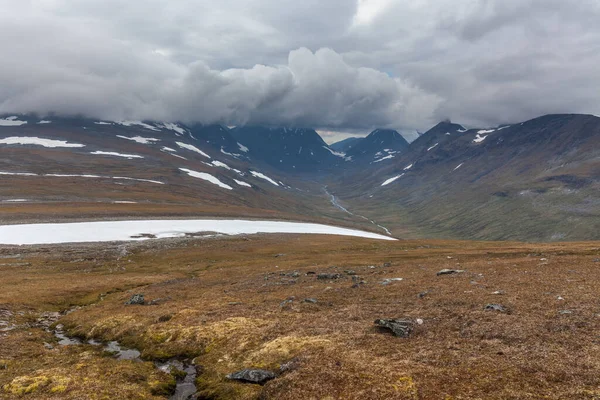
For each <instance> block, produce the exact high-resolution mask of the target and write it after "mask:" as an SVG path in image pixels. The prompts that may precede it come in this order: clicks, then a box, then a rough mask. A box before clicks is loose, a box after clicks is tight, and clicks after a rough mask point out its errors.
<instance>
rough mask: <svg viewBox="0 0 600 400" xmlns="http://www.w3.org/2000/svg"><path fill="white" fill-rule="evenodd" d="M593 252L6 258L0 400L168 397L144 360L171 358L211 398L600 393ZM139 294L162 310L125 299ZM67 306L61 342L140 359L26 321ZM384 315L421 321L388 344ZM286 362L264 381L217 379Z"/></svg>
mask: <svg viewBox="0 0 600 400" xmlns="http://www.w3.org/2000/svg"><path fill="white" fill-rule="evenodd" d="M599 248H600V245H599V244H598V243H591V242H590V243H562V244H547V245H545V244H523V243H504V242H503V243H491V242H487V243H486V242H456V241H397V242H382V241H371V240H363V239H355V238H343V237H335V236H311V235H305V236H296V235H270V236H266V235H265V236H263V235H258V236H248V237H228V238H211V239H188V240H161V241H149V242H144V243H135V244H131V243H130V244H94V245H62V246H34V247H23V248H18V247H11V248H3V249H1V250H0V257H2V258H1V259H0V288H1V290H0V310H1V312H0V320H5V321H6V322H7V323H9V324H11V325H15V326H16V328H15V329H13V330H10V331H7V332H0V398H5V399H13V398H15V399H20V398H25V399H152V398H156V399H158V398H166V397H167V393H168V389H169V388H170V387H171V386H172V385H173V382H174V380H173V377H172V376H170V375H168V374H166V373H162V372H160V371H158V370H157V369H156V368H154V366H153V365H152V363H151V362H150V361H152V360H157V359H165V358H169V357H174V356H175V357H181V358H188V359H194V360H195V362H196V364H197V365H198V366H199V367H198V369H199V370H200V372H201V373H200V374H199V375H198V379H197V385H198V389H199V391H200V394H201V398H204V399H289V400H292V399H298V400H305V399H306V400H309V399H315V400H325V399H440V400H441V399H446V400H447V399H600V329H599V328H600V301H599V300H600V299H599V298H598V295H599V293H600V268H599V267H600V263H599V262H596V261H597V260H596V259H598V258H600V249H599ZM17 255H20V256H18V257H16V258H14V257H13V258H9V257H12V256H17ZM384 263H391V266H389V267H383V264H384ZM443 268H454V269H460V270H464V271H465V272H463V273H460V274H455V275H444V276H437V275H436V273H437V272H438V271H439V270H441V269H443ZM349 270H352V271H354V272H355V273H356V275H357V276H359V277H360V279H362V280H364V281H365V282H366V283H364V284H362V285H358V286H359V287H355V288H353V287H352V286H353V282H352V279H351V278H352V277H351V276H350V275H348V274H347V273H346V272H345V271H349ZM294 272H297V274H294ZM310 272H316V273H319V272H331V273H340V274H342V278H341V279H337V280H333V281H327V280H317V278H316V276H315V275H313V274H307V273H310ZM386 278H403V280H402V281H395V282H392V283H390V284H388V285H382V284H381V282H382V281H383V280H384V279H386ZM495 292H500V293H502V294H494V293H495ZM134 293H143V294H144V295H145V297H146V300H153V299H160V301H159V304H158V305H145V306H125V305H124V302H125V301H126V300H128V299H129V297H130V296H131V295H132V294H134ZM420 293H423V295H421V296H418V295H419V294H420ZM292 297H293V299H292ZM307 298H313V299H316V300H317V303H316V304H313V303H310V302H304V301H303V300H304V299H307ZM286 299H292V301H289V302H287V303H285V304H283V305H282V302H283V301H284V300H286ZM489 303H498V304H502V305H503V306H505V307H506V309H507V311H506V312H494V311H485V310H484V307H485V305H486V304H489ZM76 305H80V306H83V307H82V308H81V309H78V310H77V311H74V312H72V313H70V314H69V315H66V316H64V317H62V318H61V320H60V323H62V324H64V325H65V326H66V328H67V330H68V331H69V332H70V333H71V334H72V335H78V336H82V337H87V338H92V337H93V338H96V339H99V340H103V341H109V340H118V341H120V342H121V343H122V344H123V345H125V346H130V347H135V348H137V349H139V350H140V351H141V352H142V358H143V359H144V360H145V361H146V362H137V363H136V362H130V361H118V360H115V359H113V358H111V357H107V355H106V354H103V353H102V351H101V349H99V348H98V347H93V346H89V345H81V346H69V347H61V346H59V345H57V343H56V341H55V339H54V338H53V336H52V335H51V334H50V333H48V332H45V331H44V330H43V329H41V328H39V327H38V326H36V320H37V318H38V317H39V315H40V314H41V313H42V312H44V311H62V310H66V309H69V308H71V307H73V306H76ZM3 315H4V316H3ZM378 318H410V319H413V320H416V319H422V320H423V323H422V324H420V325H419V324H416V325H415V330H414V331H413V333H412V335H411V336H410V337H409V338H397V337H394V336H392V335H391V334H390V333H388V332H385V331H381V330H379V329H377V328H376V327H375V326H374V324H373V321H374V320H375V319H378ZM0 328H2V327H1V326H0ZM44 342H46V343H49V344H51V345H52V346H53V349H48V348H46V347H45V346H44ZM290 361H292V363H291V364H290V365H291V367H290V368H289V370H288V371H286V372H284V373H281V374H280V375H279V376H278V377H277V378H276V379H274V380H272V381H270V382H269V383H267V384H266V385H264V386H257V385H250V384H242V383H235V382H231V381H228V380H227V379H226V378H225V375H226V374H228V373H231V372H234V371H237V370H240V369H243V368H264V369H269V370H272V371H274V372H278V373H279V368H280V366H281V365H282V364H285V363H287V362H290Z"/></svg>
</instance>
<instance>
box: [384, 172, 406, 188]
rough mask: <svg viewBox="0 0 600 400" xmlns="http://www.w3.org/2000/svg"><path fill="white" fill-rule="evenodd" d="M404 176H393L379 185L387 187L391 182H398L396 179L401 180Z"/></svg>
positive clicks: (402, 174)
mask: <svg viewBox="0 0 600 400" xmlns="http://www.w3.org/2000/svg"><path fill="white" fill-rule="evenodd" d="M404 175H405V174H404V173H401V174H400V175H396V176H394V177H392V178H390V179H388V180H386V181H385V182H383V183H382V184H381V186H387V185H389V184H390V183H392V182H395V181H396V180H398V179H400V178H402V177H403V176H404Z"/></svg>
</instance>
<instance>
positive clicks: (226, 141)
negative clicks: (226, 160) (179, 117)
mask: <svg viewBox="0 0 600 400" xmlns="http://www.w3.org/2000/svg"><path fill="white" fill-rule="evenodd" d="M189 129H190V132H191V134H192V136H193V137H194V138H195V139H196V140H201V141H204V142H206V144H208V145H209V146H211V147H213V148H215V149H217V150H219V151H221V152H222V153H224V154H228V155H232V154H233V155H236V156H237V157H242V156H244V157H245V156H247V155H248V154H247V153H248V148H247V147H246V146H244V145H243V144H241V143H239V142H238V141H237V140H236V139H235V138H234V137H233V135H232V134H231V130H230V129H229V128H227V127H224V126H222V125H199V124H197V125H192V126H190V128H189Z"/></svg>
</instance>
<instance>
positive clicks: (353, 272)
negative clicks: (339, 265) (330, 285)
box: [344, 269, 356, 275]
mask: <svg viewBox="0 0 600 400" xmlns="http://www.w3.org/2000/svg"><path fill="white" fill-rule="evenodd" d="M344 272H345V273H346V275H356V271H353V270H351V269H347V270H346V271H344Z"/></svg>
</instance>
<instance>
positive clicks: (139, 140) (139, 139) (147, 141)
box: [117, 135, 160, 144]
mask: <svg viewBox="0 0 600 400" xmlns="http://www.w3.org/2000/svg"><path fill="white" fill-rule="evenodd" d="M117 137H118V138H121V139H125V140H131V141H132V142H137V143H141V144H152V143H154V142H160V139H155V138H147V137H142V136H134V137H127V136H122V135H117Z"/></svg>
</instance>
